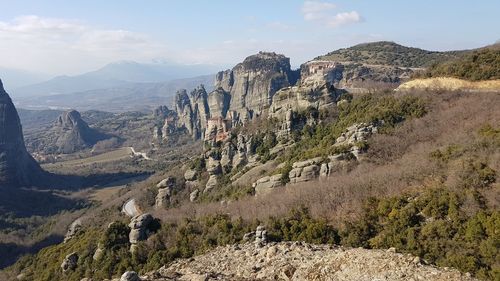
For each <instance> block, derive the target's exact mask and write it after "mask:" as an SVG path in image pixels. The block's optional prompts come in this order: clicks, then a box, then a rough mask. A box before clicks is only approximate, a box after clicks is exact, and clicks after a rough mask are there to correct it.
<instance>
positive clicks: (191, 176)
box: [184, 169, 197, 181]
mask: <svg viewBox="0 0 500 281" xmlns="http://www.w3.org/2000/svg"><path fill="white" fill-rule="evenodd" d="M196 178H197V172H196V170H194V169H187V170H186V172H184V179H185V180H186V181H194V180H196Z"/></svg>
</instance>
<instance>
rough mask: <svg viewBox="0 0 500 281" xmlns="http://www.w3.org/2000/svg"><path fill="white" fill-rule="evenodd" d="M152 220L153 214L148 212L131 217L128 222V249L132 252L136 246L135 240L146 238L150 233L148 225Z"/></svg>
mask: <svg viewBox="0 0 500 281" xmlns="http://www.w3.org/2000/svg"><path fill="white" fill-rule="evenodd" d="M152 222H153V216H151V215H150V214H142V215H138V216H136V217H133V218H132V220H131V221H130V223H129V225H128V226H129V227H130V233H129V242H130V251H131V252H134V251H135V249H136V247H137V242H139V241H143V240H146V239H147V238H148V236H149V234H150V232H149V229H148V227H149V226H150V224H151V223H152Z"/></svg>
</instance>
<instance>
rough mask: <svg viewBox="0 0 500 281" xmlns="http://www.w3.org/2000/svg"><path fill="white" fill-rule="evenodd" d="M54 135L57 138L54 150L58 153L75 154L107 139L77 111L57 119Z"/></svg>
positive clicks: (64, 114)
mask: <svg viewBox="0 0 500 281" xmlns="http://www.w3.org/2000/svg"><path fill="white" fill-rule="evenodd" d="M52 131H53V134H54V135H55V136H56V139H55V142H54V147H53V148H54V149H55V152H57V153H65V154H68V153H73V152H76V151H79V150H82V149H86V148H91V147H92V146H93V145H94V144H96V143H97V142H98V141H99V140H102V139H104V138H105V137H104V136H103V135H102V134H100V133H99V132H97V131H95V130H93V129H91V128H90V127H89V126H88V125H87V123H86V122H85V121H84V120H83V119H82V117H81V116H80V113H79V112H78V111H76V110H68V111H66V112H64V113H63V114H61V115H60V116H59V118H57V120H56V122H55V124H54V127H53V128H52Z"/></svg>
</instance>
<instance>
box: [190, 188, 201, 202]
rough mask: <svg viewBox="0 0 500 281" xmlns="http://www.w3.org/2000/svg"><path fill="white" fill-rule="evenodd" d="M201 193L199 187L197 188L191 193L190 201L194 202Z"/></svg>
mask: <svg viewBox="0 0 500 281" xmlns="http://www.w3.org/2000/svg"><path fill="white" fill-rule="evenodd" d="M199 194H200V191H199V190H198V189H195V190H194V191H192V192H191V193H190V194H189V201H190V202H194V201H196V199H198V195H199Z"/></svg>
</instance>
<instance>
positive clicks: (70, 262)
mask: <svg viewBox="0 0 500 281" xmlns="http://www.w3.org/2000/svg"><path fill="white" fill-rule="evenodd" d="M77 265H78V254H77V253H75V252H73V253H71V254H69V255H67V256H66V257H65V258H64V260H63V262H62V264H61V269H62V271H63V272H67V271H69V270H75V269H76V267H77Z"/></svg>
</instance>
